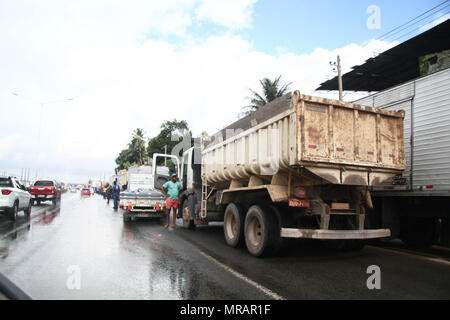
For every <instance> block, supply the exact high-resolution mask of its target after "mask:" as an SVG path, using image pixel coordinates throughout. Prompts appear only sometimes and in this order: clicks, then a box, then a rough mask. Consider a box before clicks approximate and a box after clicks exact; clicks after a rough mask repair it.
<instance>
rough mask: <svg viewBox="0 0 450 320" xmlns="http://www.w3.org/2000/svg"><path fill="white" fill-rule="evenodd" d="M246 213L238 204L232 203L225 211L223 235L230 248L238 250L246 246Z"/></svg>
mask: <svg viewBox="0 0 450 320" xmlns="http://www.w3.org/2000/svg"><path fill="white" fill-rule="evenodd" d="M244 220H245V211H244V209H243V208H242V206H241V205H239V204H238V203H230V204H229V205H228V206H227V208H226V209H225V214H224V218H223V233H224V235H225V241H226V242H227V244H228V245H229V246H230V247H233V248H236V247H240V246H242V245H243V244H244V225H245V221H244Z"/></svg>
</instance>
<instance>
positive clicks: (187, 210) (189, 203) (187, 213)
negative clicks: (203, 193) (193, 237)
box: [181, 196, 195, 230]
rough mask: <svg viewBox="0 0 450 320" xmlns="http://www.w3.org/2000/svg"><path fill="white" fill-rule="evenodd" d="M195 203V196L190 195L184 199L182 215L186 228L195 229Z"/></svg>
mask: <svg viewBox="0 0 450 320" xmlns="http://www.w3.org/2000/svg"><path fill="white" fill-rule="evenodd" d="M194 208H195V203H194V197H193V196H189V197H188V198H187V199H184V201H183V205H182V207H181V215H182V218H183V227H184V228H186V229H190V230H192V229H194V228H195V223H194V220H193V219H192V215H191V213H194V210H195V209H194Z"/></svg>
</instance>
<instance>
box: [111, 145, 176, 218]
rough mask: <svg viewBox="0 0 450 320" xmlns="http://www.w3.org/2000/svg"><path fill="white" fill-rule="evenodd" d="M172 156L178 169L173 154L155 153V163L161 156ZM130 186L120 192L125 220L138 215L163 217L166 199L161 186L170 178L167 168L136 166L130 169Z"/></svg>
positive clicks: (120, 204) (120, 202)
mask: <svg viewBox="0 0 450 320" xmlns="http://www.w3.org/2000/svg"><path fill="white" fill-rule="evenodd" d="M163 157H166V158H171V159H172V160H173V161H174V162H175V163H176V167H177V170H178V158H177V157H176V156H172V155H164V154H154V155H153V162H152V163H153V164H156V163H157V161H158V159H159V158H163ZM127 176H128V188H127V190H125V191H122V192H120V201H119V207H120V208H121V209H123V210H124V212H123V220H124V221H130V220H132V219H133V218H137V217H156V218H158V217H163V216H164V213H165V206H166V199H165V197H164V194H163V193H162V192H161V190H160V188H161V186H162V185H163V184H164V183H165V182H167V181H169V180H170V174H168V171H166V170H157V166H156V165H152V166H149V165H142V166H135V167H131V168H129V169H128V175H127Z"/></svg>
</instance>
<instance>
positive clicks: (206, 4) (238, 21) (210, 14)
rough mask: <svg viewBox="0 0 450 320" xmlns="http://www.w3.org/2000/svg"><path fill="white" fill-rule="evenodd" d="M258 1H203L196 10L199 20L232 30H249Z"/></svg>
mask: <svg viewBox="0 0 450 320" xmlns="http://www.w3.org/2000/svg"><path fill="white" fill-rule="evenodd" d="M256 2H257V0H226V1H222V0H202V1H201V3H200V5H199V6H198V7H197V9H196V10H195V13H196V17H197V19H198V20H200V21H202V20H206V21H212V22H214V23H216V24H219V25H222V26H224V27H228V28H232V29H242V28H248V27H249V26H250V25H251V23H252V14H253V5H254V4H255V3H256Z"/></svg>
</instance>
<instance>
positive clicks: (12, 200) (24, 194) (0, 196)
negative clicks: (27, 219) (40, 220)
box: [0, 177, 31, 220]
mask: <svg viewBox="0 0 450 320" xmlns="http://www.w3.org/2000/svg"><path fill="white" fill-rule="evenodd" d="M19 211H24V213H25V215H27V216H29V215H30V214H31V195H30V193H29V192H28V191H27V188H25V187H24V186H23V185H22V184H21V183H20V182H19V180H18V179H16V178H11V177H9V178H0V213H1V214H7V215H8V216H9V217H10V218H11V219H13V220H16V218H17V215H18V212H19Z"/></svg>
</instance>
